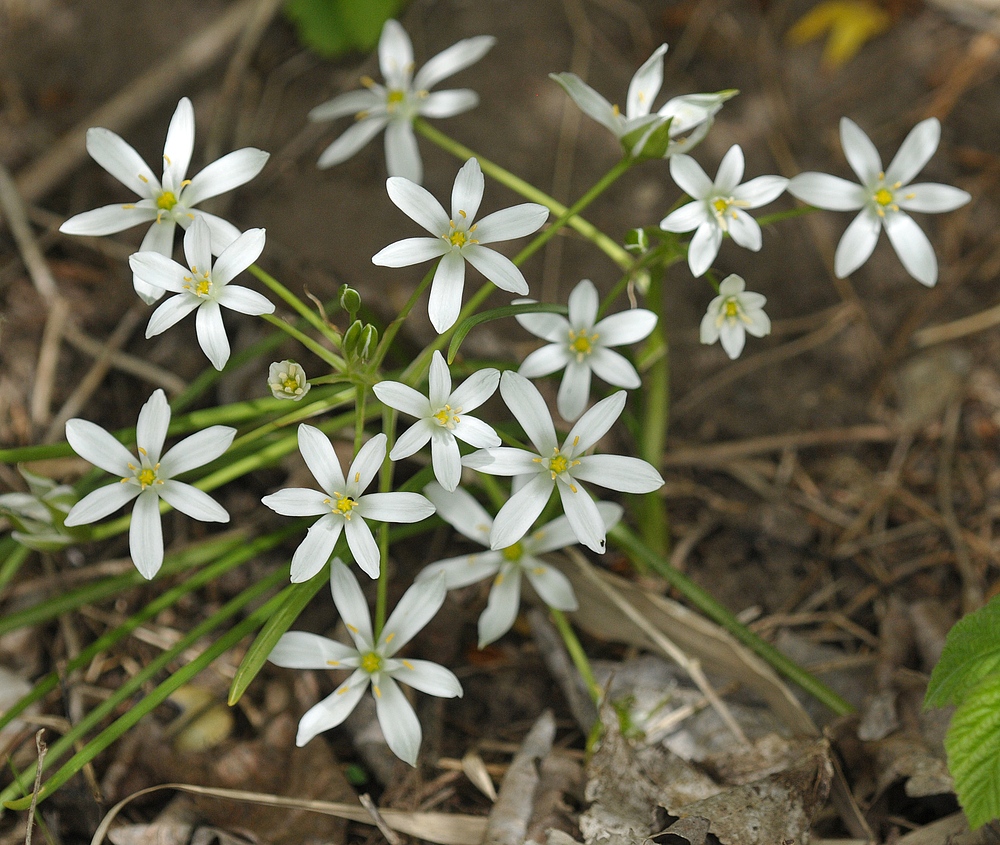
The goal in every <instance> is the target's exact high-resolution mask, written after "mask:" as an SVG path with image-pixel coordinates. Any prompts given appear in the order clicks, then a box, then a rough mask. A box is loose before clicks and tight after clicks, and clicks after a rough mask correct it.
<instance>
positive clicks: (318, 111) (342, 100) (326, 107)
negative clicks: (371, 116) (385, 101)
mask: <svg viewBox="0 0 1000 845" xmlns="http://www.w3.org/2000/svg"><path fill="white" fill-rule="evenodd" d="M380 102H382V99H381V98H380V97H379V96H378V95H377V94H375V93H373V92H372V91H369V90H368V89H367V88H363V89H361V90H360V91H348V92H347V93H346V94H340V95H338V96H336V97H334V98H333V99H332V100H327V101H326V102H325V103H320V104H319V105H318V106H316V107H315V108H314V109H312V111H310V112H309V119H310V120H312V121H320V120H336V119H337V118H338V117H346V116H347V115H357V114H358V113H359V112H367V111H369V110H370V109H372V108H373V107H375V106H377V105H378V104H379V103H380Z"/></svg>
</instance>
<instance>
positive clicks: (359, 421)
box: [354, 384, 368, 455]
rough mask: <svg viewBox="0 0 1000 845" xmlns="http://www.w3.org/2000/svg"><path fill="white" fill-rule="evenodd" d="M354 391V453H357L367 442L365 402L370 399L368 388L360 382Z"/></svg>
mask: <svg viewBox="0 0 1000 845" xmlns="http://www.w3.org/2000/svg"><path fill="white" fill-rule="evenodd" d="M354 393H355V397H354V454H355V455H357V454H358V452H359V451H361V447H362V446H363V445H364V443H365V402H366V401H367V399H368V388H367V387H366V386H365V385H363V384H359V385H357V387H355V389H354Z"/></svg>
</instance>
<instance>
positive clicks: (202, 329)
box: [194, 299, 229, 370]
mask: <svg viewBox="0 0 1000 845" xmlns="http://www.w3.org/2000/svg"><path fill="white" fill-rule="evenodd" d="M194 325H195V329H196V331H197V334H198V345H199V346H201V349H202V351H203V352H204V353H205V355H206V356H208V360H209V361H211V362H212V366H213V367H215V369H217V370H221V369H222V368H223V367H224V366H226V362H227V361H228V360H229V338H228V337H227V336H226V327H225V326H224V325H223V324H222V309H221V308H220V307H219V303H218V302H212V301H211V300H209V299H206V300H205V301H204V302H202V304H201V306H200V307H199V308H198V311H197V313H196V314H195V319H194Z"/></svg>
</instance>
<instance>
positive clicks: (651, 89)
mask: <svg viewBox="0 0 1000 845" xmlns="http://www.w3.org/2000/svg"><path fill="white" fill-rule="evenodd" d="M666 52H667V45H666V44H661V45H660V46H659V47H657V48H656V49H655V50H654V51H653V55H651V56H650V57H649V58H648V59H646V61H645V62H643V63H642V67H640V68H639V70H637V71H636V72H635V76H633V77H632V81H631V82H630V83H629V86H628V97H627V99H626V100H625V113H626V114H627V115H628V116H629V117H630V118H631V117H641V116H642V115H647V114H649V110H650V109H651V108H652V107H653V100H655V99H656V95H657V94H659V93H660V86H661V85H662V84H663V54H664V53H666Z"/></svg>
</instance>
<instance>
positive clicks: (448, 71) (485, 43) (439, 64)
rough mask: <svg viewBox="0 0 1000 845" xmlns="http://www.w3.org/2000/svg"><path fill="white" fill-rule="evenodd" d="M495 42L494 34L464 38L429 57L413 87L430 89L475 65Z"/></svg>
mask: <svg viewBox="0 0 1000 845" xmlns="http://www.w3.org/2000/svg"><path fill="white" fill-rule="evenodd" d="M494 44H496V39H495V38H494V37H493V36H492V35H477V36H474V37H473V38H463V39H462V40H461V41H459V42H458V43H457V44H452V45H451V46H450V47H449V48H447V49H446V50H442V51H441V52H440V53H438V54H437V55H436V56H434V58H432V59H429V60H428V61H427V63H426V64H425V65H424V66H423V67H422V68H420V70H418V71H417V73H416V76H414V77H413V87H414V88H415V89H416V90H417V91H427V90H430V89H431V88H433V87H434V86H435V85H437V84H438V83H439V82H441V81H442V80H444V79H447V78H448V77H449V76H452V75H454V74H456V73H458V72H459V71H460V70H464V69H465V68H467V67H469V66H470V65H474V64H475V63H476V62H478V61H479V60H480V59H481V58H482V57H483V56H485V55H486V54H487V53H488V52H489V51H490V49H491V48H492V47H493V45H494Z"/></svg>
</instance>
